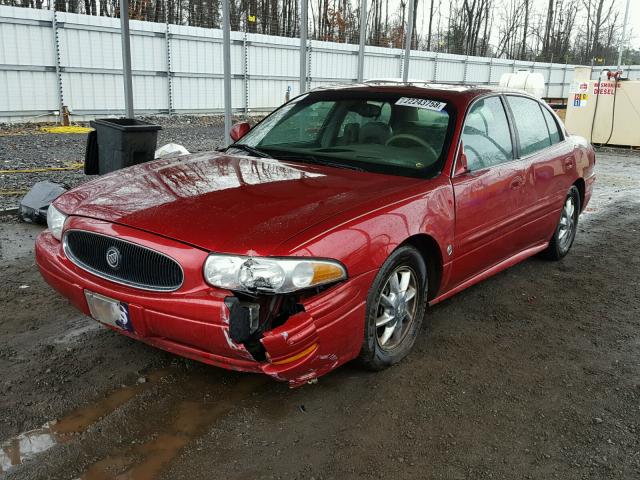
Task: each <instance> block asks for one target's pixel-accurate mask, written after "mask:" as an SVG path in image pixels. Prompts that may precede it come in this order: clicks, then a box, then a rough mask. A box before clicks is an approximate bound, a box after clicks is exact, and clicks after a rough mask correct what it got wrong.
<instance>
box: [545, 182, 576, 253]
mask: <svg viewBox="0 0 640 480" xmlns="http://www.w3.org/2000/svg"><path fill="white" fill-rule="evenodd" d="M579 215H580V192H579V191H578V189H577V188H576V186H575V185H572V186H571V188H570V189H569V193H567V197H566V199H565V201H564V205H563V207H562V211H561V212H560V220H559V221H558V225H557V226H556V229H555V232H554V233H553V237H551V241H550V242H549V246H548V247H547V248H546V250H544V251H543V252H542V256H543V257H545V258H547V259H549V260H560V259H562V258H564V256H565V255H566V254H567V253H569V250H571V246H572V245H573V241H574V240H575V238H576V232H577V231H578V216H579Z"/></svg>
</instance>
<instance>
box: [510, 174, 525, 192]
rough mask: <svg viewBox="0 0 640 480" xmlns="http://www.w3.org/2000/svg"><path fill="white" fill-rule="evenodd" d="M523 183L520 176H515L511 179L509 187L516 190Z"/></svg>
mask: <svg viewBox="0 0 640 480" xmlns="http://www.w3.org/2000/svg"><path fill="white" fill-rule="evenodd" d="M523 185H524V179H523V178H522V177H516V178H514V179H513V180H511V189H512V190H517V189H519V188H520V187H522V186H523Z"/></svg>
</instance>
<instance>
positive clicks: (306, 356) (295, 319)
mask: <svg viewBox="0 0 640 480" xmlns="http://www.w3.org/2000/svg"><path fill="white" fill-rule="evenodd" d="M94 226H95V225H94ZM117 228H118V229H119V231H118V232H117V234H118V235H120V236H124V237H125V238H126V237H127V236H128V235H127V234H128V233H129V234H131V235H134V234H135V235H138V237H136V241H137V242H138V243H141V244H144V245H146V246H149V247H151V248H154V247H155V248H157V247H158V245H153V242H154V240H155V239H153V238H151V236H150V238H149V239H144V238H143V239H142V241H140V238H139V235H140V232H139V231H138V232H134V231H133V230H131V231H128V229H127V228H125V227H117ZM105 229H106V230H108V228H106V227H105ZM94 230H95V229H94ZM103 233H111V234H114V233H115V232H108V231H106V232H103ZM132 238H133V237H132ZM167 242H168V241H167V240H164V239H163V243H165V244H166V243H167ZM164 247H171V245H169V246H167V245H164ZM175 248H176V250H175V251H174V252H172V253H173V254H174V258H176V257H179V256H180V255H185V258H184V259H181V258H176V260H178V261H179V262H181V264H182V265H183V268H184V269H185V278H186V277H187V276H189V273H190V270H191V273H192V275H191V280H192V281H191V282H186V281H185V284H184V285H183V287H182V288H180V289H179V290H177V291H175V292H169V293H166V292H163V293H160V292H147V291H142V290H139V289H135V288H131V287H127V286H124V285H119V284H115V283H113V282H110V281H108V280H104V279H102V278H100V277H97V276H95V275H93V274H91V273H88V272H86V271H84V270H82V269H80V268H79V267H77V266H76V265H74V264H73V263H72V262H70V261H69V260H68V259H67V258H66V256H65V255H64V254H63V252H62V248H61V245H60V242H58V241H57V240H56V239H55V238H53V236H52V235H51V234H50V233H49V232H48V231H44V232H42V233H41V234H40V235H39V237H38V239H37V241H36V262H37V265H38V268H39V269H40V272H41V273H42V276H43V277H44V279H45V280H46V281H47V283H49V284H50V285H51V286H52V287H53V288H54V289H56V290H57V291H58V292H60V293H61V294H62V295H64V296H65V297H67V298H68V299H69V301H70V302H71V303H72V304H73V305H74V306H75V307H76V308H78V309H79V310H80V311H82V312H83V313H84V314H85V315H89V308H88V305H87V301H86V298H85V295H84V290H85V289H86V290H90V291H92V292H94V293H99V294H101V295H104V296H107V297H110V298H114V299H116V300H119V301H121V302H125V303H127V304H128V305H129V314H130V320H131V323H132V324H133V327H134V332H133V333H130V332H127V331H122V330H117V331H118V332H119V333H122V334H123V335H127V336H129V337H132V338H135V339H137V340H141V341H143V342H145V343H147V344H150V345H152V346H155V347H158V348H161V349H163V350H166V351H169V352H171V353H174V354H177V355H181V356H184V357H187V358H191V359H193V360H198V361H201V362H204V363H207V364H210V365H214V366H218V367H222V368H226V369H231V370H239V371H247V372H263V373H265V374H267V375H270V376H271V377H273V378H276V379H278V380H281V381H286V382H288V383H289V385H290V386H299V385H301V384H303V383H306V382H307V381H309V380H312V379H314V378H317V377H319V376H321V375H323V374H325V373H327V372H329V371H331V370H333V369H334V368H336V367H338V366H339V365H341V364H343V363H345V362H347V361H349V360H351V359H353V358H355V357H356V356H357V355H358V353H359V351H360V348H361V345H362V338H363V332H364V318H365V302H366V297H367V292H368V289H369V286H370V285H371V282H372V281H373V277H374V275H375V272H368V273H365V274H362V275H359V276H356V277H353V278H350V279H348V280H346V281H345V282H342V283H340V284H338V285H335V286H333V287H331V288H329V289H328V290H326V291H324V292H322V293H320V294H318V295H316V296H313V297H311V298H309V299H307V300H306V301H303V302H302V305H303V307H304V311H303V312H300V313H297V314H295V315H292V316H291V317H289V319H288V320H287V321H286V322H285V323H284V324H283V325H281V326H279V327H277V328H275V329H273V330H270V331H267V332H265V333H264V336H263V338H262V339H261V342H262V344H263V346H264V347H265V350H266V353H267V357H268V359H269V360H268V361H265V362H258V361H256V360H254V359H253V357H252V356H251V354H250V353H249V352H248V351H247V350H246V349H245V348H244V346H243V345H241V344H236V343H234V342H233V341H232V340H231V338H230V336H229V309H228V307H227V305H225V303H224V299H225V297H227V296H229V295H231V292H229V291H226V290H221V289H214V288H211V287H210V286H208V285H207V284H205V283H204V280H203V279H202V275H201V273H200V272H201V265H202V262H203V261H204V258H205V257H206V253H205V252H199V251H195V252H193V251H191V252H185V249H184V246H183V245H180V244H178V243H177V242H176V245H175ZM180 251H182V252H183V253H179V252H180ZM187 255H188V256H189V258H188V260H187V258H186V256H187ZM199 257H202V258H199ZM183 260H184V263H183ZM196 266H197V271H198V275H197V278H196V279H194V277H196V275H195V272H194V269H195V267H196Z"/></svg>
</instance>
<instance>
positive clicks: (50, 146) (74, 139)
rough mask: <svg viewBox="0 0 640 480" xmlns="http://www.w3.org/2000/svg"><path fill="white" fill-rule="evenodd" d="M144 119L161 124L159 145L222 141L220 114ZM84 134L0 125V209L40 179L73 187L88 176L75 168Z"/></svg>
mask: <svg viewBox="0 0 640 480" xmlns="http://www.w3.org/2000/svg"><path fill="white" fill-rule="evenodd" d="M145 120H148V121H151V122H153V123H157V124H159V125H161V126H162V130H160V132H159V133H158V146H161V145H165V144H167V143H172V142H173V143H180V144H182V145H184V146H185V147H186V148H187V150H189V151H190V152H203V151H209V150H214V149H215V148H217V147H219V146H221V144H222V132H223V127H222V123H221V119H220V117H190V116H180V117H171V119H168V118H166V117H152V118H146V119H145ZM86 141H87V134H86V133H82V134H65V135H59V134H51V133H42V132H41V131H40V130H39V127H38V126H37V125H33V124H32V125H23V126H9V125H5V126H2V125H0V211H2V210H4V209H8V208H12V207H16V206H17V205H18V202H19V201H20V198H22V196H23V195H24V193H26V191H27V190H28V189H29V188H31V186H32V185H33V184H34V183H35V182H37V181H40V180H50V181H52V182H57V183H62V184H65V185H67V186H70V187H73V186H75V185H77V184H78V183H79V182H82V181H85V180H86V179H87V177H86V176H85V175H84V173H83V172H82V169H78V168H76V167H75V165H77V164H78V163H79V162H83V161H84V153H85V145H86ZM51 167H53V168H62V169H64V170H58V171H51V172H34V173H20V174H15V173H3V172H4V171H7V170H30V169H34V168H37V169H40V168H51Z"/></svg>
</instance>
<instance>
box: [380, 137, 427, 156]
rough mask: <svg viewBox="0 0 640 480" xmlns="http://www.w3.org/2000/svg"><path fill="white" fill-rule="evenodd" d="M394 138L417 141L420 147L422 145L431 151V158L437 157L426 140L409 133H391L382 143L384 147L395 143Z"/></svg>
mask: <svg viewBox="0 0 640 480" xmlns="http://www.w3.org/2000/svg"><path fill="white" fill-rule="evenodd" d="M396 140H410V141H412V142H413V143H417V144H418V145H420V146H421V147H424V148H426V149H427V150H429V153H431V155H433V158H438V154H437V152H436V151H435V150H434V149H433V147H432V146H431V145H429V144H428V143H427V142H425V141H424V140H423V139H421V138H420V137H416V136H415V135H411V134H409V133H398V134H397V135H392V136H391V137H389V139H388V140H387V141H386V142H385V144H384V145H385V146H386V147H388V146H389V145H391V144H392V143H395V142H396Z"/></svg>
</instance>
